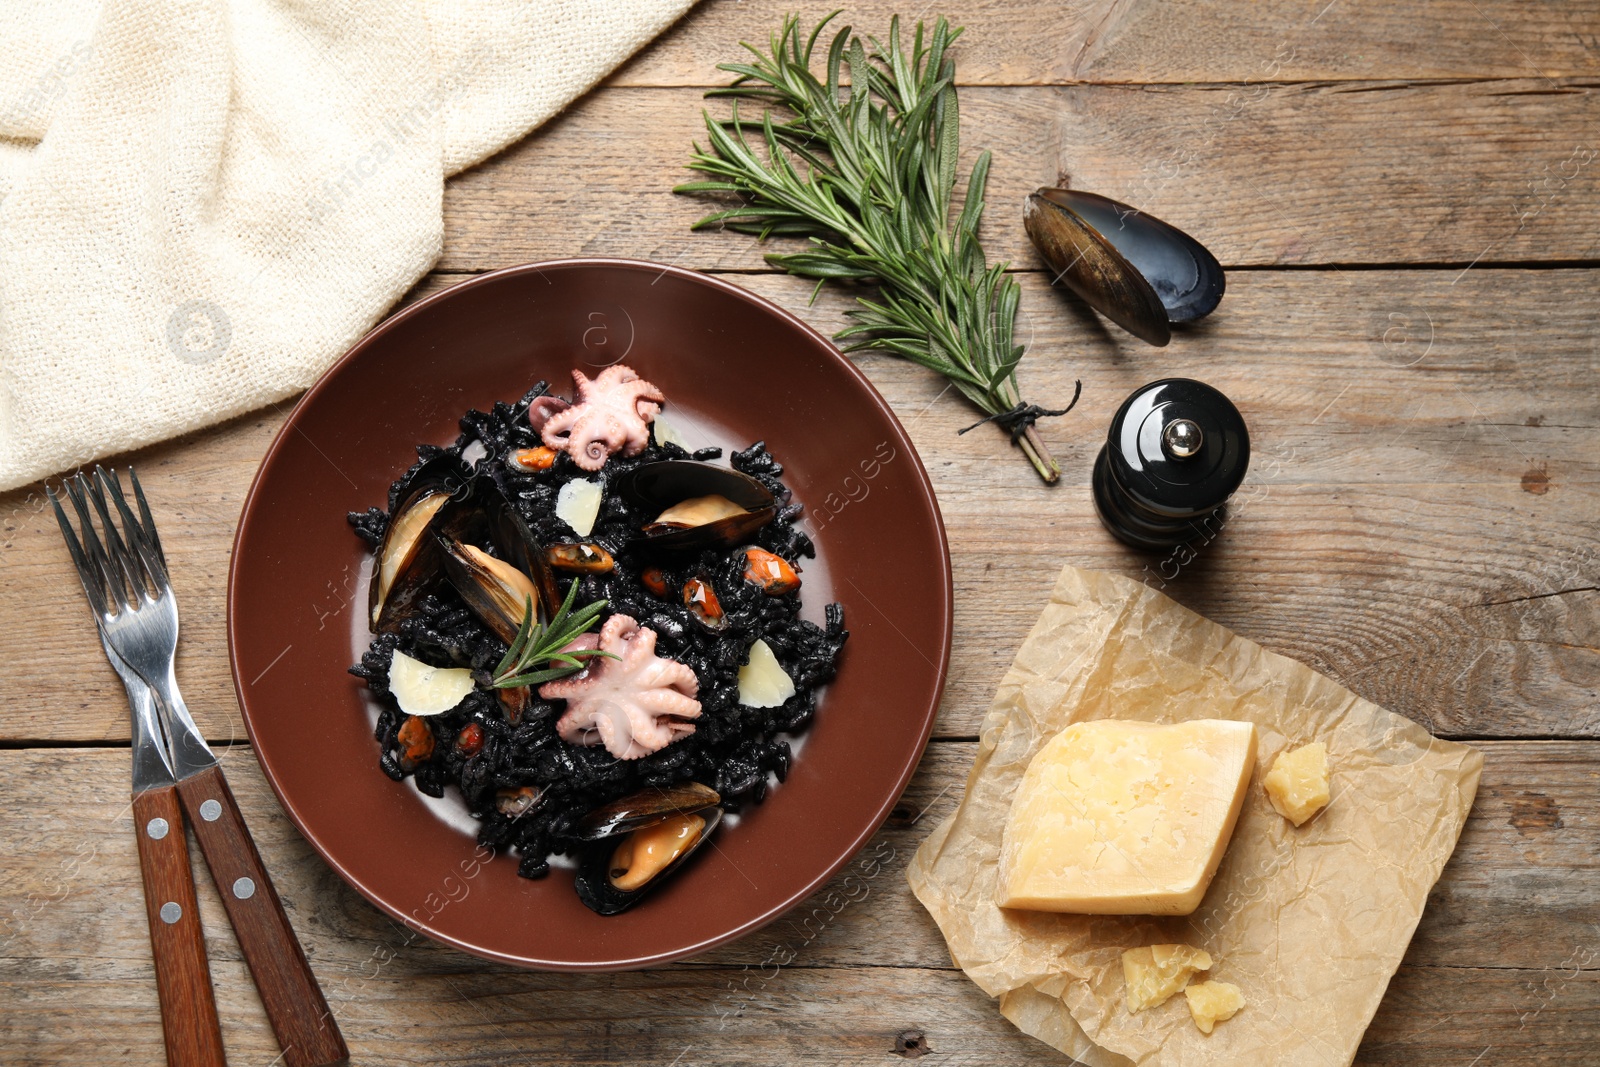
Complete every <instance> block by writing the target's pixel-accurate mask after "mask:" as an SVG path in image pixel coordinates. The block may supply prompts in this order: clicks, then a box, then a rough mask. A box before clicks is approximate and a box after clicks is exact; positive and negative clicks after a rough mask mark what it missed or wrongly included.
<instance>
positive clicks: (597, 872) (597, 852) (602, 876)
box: [573, 807, 722, 915]
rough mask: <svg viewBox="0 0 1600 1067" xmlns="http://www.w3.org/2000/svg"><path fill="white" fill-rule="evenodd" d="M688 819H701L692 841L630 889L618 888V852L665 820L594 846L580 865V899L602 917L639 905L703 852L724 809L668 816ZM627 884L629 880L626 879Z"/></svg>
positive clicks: (637, 858) (577, 883) (637, 859)
mask: <svg viewBox="0 0 1600 1067" xmlns="http://www.w3.org/2000/svg"><path fill="white" fill-rule="evenodd" d="M684 816H688V817H690V818H692V819H699V820H701V821H702V824H701V825H700V826H699V828H698V830H696V831H695V832H694V836H693V838H692V839H691V840H689V841H687V842H686V843H684V844H683V846H682V847H681V848H680V849H678V850H677V852H676V853H674V854H673V855H672V857H671V859H670V860H668V861H667V862H666V863H664V864H663V865H661V866H660V867H659V868H657V869H654V870H652V871H650V872H649V874H648V877H647V878H645V879H644V880H643V881H642V882H640V883H638V884H636V885H634V886H632V887H631V888H621V887H619V886H618V884H617V882H618V880H619V879H618V877H617V875H618V873H619V872H620V871H622V870H624V868H622V867H620V866H618V859H617V857H618V851H619V849H621V848H622V847H623V845H624V843H625V842H627V841H628V838H629V834H648V833H650V831H651V829H652V827H655V826H656V825H657V824H659V823H660V822H661V821H662V820H659V819H658V820H656V822H654V823H647V824H645V825H644V826H643V827H638V828H636V829H634V830H632V831H629V833H627V834H618V835H616V836H614V837H610V838H606V839H603V840H601V841H597V842H596V843H595V844H594V845H593V846H591V847H590V848H589V850H588V852H587V853H586V854H585V856H584V857H583V860H582V861H581V862H580V863H579V865H578V873H577V877H576V878H575V879H574V882H573V886H574V888H575V889H576V890H577V891H578V899H579V900H581V901H583V903H584V904H585V905H586V906H587V907H588V908H589V909H590V910H591V911H594V912H597V913H598V914H600V915H615V914H617V913H618V912H621V911H625V910H627V909H628V908H630V907H632V906H633V905H634V904H636V903H638V902H639V900H641V899H642V898H643V897H644V895H645V894H646V893H648V892H650V891H651V890H652V889H654V888H656V887H657V886H659V885H661V884H662V883H663V882H665V881H666V880H667V879H668V878H669V877H671V876H672V874H674V873H675V872H676V871H678V870H679V869H681V868H682V867H683V865H684V864H685V863H686V862H688V860H689V858H690V857H691V856H693V855H694V854H695V853H696V852H698V851H699V850H700V846H701V845H703V844H705V843H706V842H707V841H709V840H710V839H711V835H712V834H713V833H714V832H715V831H716V829H717V826H718V825H719V824H720V823H721V822H722V809H721V808H717V807H710V808H702V809H700V810H699V811H695V812H684V813H681V814H679V815H669V816H666V817H665V818H667V819H682V818H683V817H684ZM641 851H642V850H638V849H636V850H635V856H634V863H635V864H637V863H639V862H640V853H641ZM624 880H626V876H624Z"/></svg>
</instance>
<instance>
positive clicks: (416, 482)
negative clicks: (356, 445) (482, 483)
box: [367, 453, 472, 633]
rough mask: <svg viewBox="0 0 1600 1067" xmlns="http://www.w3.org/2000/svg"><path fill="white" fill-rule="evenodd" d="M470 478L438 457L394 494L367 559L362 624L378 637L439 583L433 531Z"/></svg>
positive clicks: (455, 462) (452, 461)
mask: <svg viewBox="0 0 1600 1067" xmlns="http://www.w3.org/2000/svg"><path fill="white" fill-rule="evenodd" d="M471 477H472V472H471V471H470V470H468V469H467V467H466V465H465V464H464V463H462V462H461V461H460V460H459V459H457V458H456V457H455V456H453V455H450V454H449V453H442V454H440V455H438V456H435V457H434V458H433V459H430V460H428V461H427V462H424V463H420V464H418V465H417V466H416V468H414V469H413V470H412V471H411V472H410V474H408V475H407V477H406V480H405V484H403V485H401V486H400V487H399V491H398V493H397V494H396V497H395V500H396V503H395V506H394V508H393V511H392V514H391V517H390V520H389V527H388V529H387V530H386V531H384V535H383V543H382V544H380V545H379V546H378V551H377V552H376V553H375V554H374V555H373V557H372V580H371V582H370V584H369V585H368V589H367V623H368V625H369V626H370V627H371V628H372V630H373V631H374V632H377V633H382V632H385V631H388V630H392V629H394V628H395V627H396V626H398V625H399V623H400V620H402V619H404V618H405V617H406V616H407V615H408V614H409V613H410V611H411V609H412V608H413V607H414V606H415V605H416V603H417V602H418V601H420V600H421V599H422V597H423V596H424V595H426V594H427V593H428V592H430V591H431V590H433V589H434V588H436V586H437V583H438V582H439V581H440V579H441V568H442V563H441V561H440V558H439V551H438V543H437V541H436V540H435V538H434V536H433V531H434V530H435V529H436V528H438V527H439V526H440V525H441V523H442V522H443V521H444V520H445V519H446V518H447V517H448V516H449V514H450V512H451V510H452V508H451V507H449V506H448V505H450V504H451V503H452V502H453V501H454V502H459V501H460V500H461V499H463V497H464V496H466V495H467V492H468V488H469V484H470V481H469V480H470V479H471Z"/></svg>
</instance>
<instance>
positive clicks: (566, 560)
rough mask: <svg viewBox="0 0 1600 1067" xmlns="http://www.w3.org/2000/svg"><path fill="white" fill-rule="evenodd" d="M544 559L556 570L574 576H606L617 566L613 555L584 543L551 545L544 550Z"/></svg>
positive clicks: (598, 547) (596, 546)
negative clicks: (568, 572) (567, 572)
mask: <svg viewBox="0 0 1600 1067" xmlns="http://www.w3.org/2000/svg"><path fill="white" fill-rule="evenodd" d="M544 558H545V562H546V563H549V564H550V566H552V567H554V568H555V569H556V570H558V571H570V572H572V573H574V574H605V573H606V572H608V571H610V570H611V569H612V568H613V567H615V566H616V565H617V561H616V560H614V559H612V558H611V553H609V552H607V551H606V550H605V549H603V548H601V547H600V546H599V545H591V544H589V543H587V542H583V541H577V542H572V543H567V544H559V545H551V546H549V547H548V548H546V549H545V550H544Z"/></svg>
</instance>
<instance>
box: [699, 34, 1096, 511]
mask: <svg viewBox="0 0 1600 1067" xmlns="http://www.w3.org/2000/svg"><path fill="white" fill-rule="evenodd" d="M837 14H838V12H834V13H833V14H832V15H829V16H828V17H827V18H825V19H823V20H822V21H821V22H820V23H818V24H817V26H816V27H815V28H814V29H813V30H812V31H811V33H810V35H809V36H804V37H803V36H802V34H801V29H800V21H799V19H798V17H796V16H790V17H788V18H786V19H785V20H784V23H783V27H782V29H781V30H780V31H779V32H778V33H777V34H775V35H774V36H773V37H772V39H771V41H770V42H769V47H768V50H767V51H765V52H763V51H762V50H760V49H758V48H756V47H754V46H752V45H749V44H746V45H745V46H744V47H745V48H746V49H748V50H749V51H750V52H751V53H752V54H753V55H754V57H755V61H754V62H752V63H723V64H720V65H719V67H718V69H720V70H725V71H728V72H729V73H731V74H734V75H736V76H737V77H736V78H735V79H734V81H733V83H732V84H731V85H729V86H728V87H726V88H722V89H715V90H712V91H711V92H710V93H708V94H706V95H707V96H717V97H731V98H733V113H732V117H731V118H728V119H720V120H719V119H715V118H712V117H711V115H710V114H709V113H707V114H706V116H705V123H706V135H707V137H708V138H709V147H708V148H706V149H703V148H701V147H700V145H699V144H698V143H697V144H695V146H694V153H693V156H692V158H691V161H690V163H689V168H690V169H691V170H697V171H701V172H702V173H704V174H707V175H710V177H711V180H707V181H695V182H689V183H687V184H684V185H680V186H678V187H677V188H676V189H675V190H674V192H679V193H694V194H702V193H710V194H719V195H720V194H730V193H731V194H734V195H735V196H737V197H739V198H740V202H739V203H738V204H737V205H736V206H734V207H731V208H728V209H725V210H721V211H715V212H712V213H711V214H709V215H707V216H706V217H705V218H703V219H701V220H700V221H699V222H697V223H695V226H694V228H695V229H697V230H698V229H703V228H706V227H710V226H721V227H723V228H726V229H730V230H736V231H738V232H740V233H750V234H755V235H757V236H758V237H759V238H761V239H762V240H765V239H766V238H767V237H769V236H773V235H777V236H798V237H805V238H807V239H808V240H809V243H810V247H809V248H807V249H806V250H805V251H800V252H789V253H777V252H774V253H768V255H767V256H766V260H767V262H769V263H771V264H773V265H774V266H776V267H780V268H782V269H783V270H786V271H788V272H789V273H791V274H797V275H801V276H803V277H807V278H815V279H817V287H818V289H820V288H821V286H822V284H823V283H824V282H827V281H846V282H866V283H871V284H875V285H876V286H877V287H878V294H877V298H876V299H870V298H867V297H860V298H858V300H857V305H858V306H857V307H855V308H853V309H852V310H851V312H850V314H851V316H852V318H853V319H854V320H855V321H854V323H853V324H852V325H851V326H849V327H848V328H846V329H844V330H843V331H841V332H840V333H839V334H838V338H839V340H841V341H847V342H848V344H847V345H846V349H845V350H846V351H853V350H856V349H861V348H868V347H875V348H881V349H884V350H887V351H889V352H891V353H893V354H895V355H898V356H902V357H904V358H906V359H909V360H912V361H913V362H916V363H919V364H921V365H922V366H925V367H929V368H931V369H933V370H936V371H938V372H939V373H940V374H943V375H944V376H945V377H947V378H949V379H950V381H951V383H952V384H953V385H954V386H955V387H956V388H957V389H958V390H960V391H961V393H962V394H963V395H964V396H966V397H967V399H968V400H970V401H972V403H974V404H976V405H977V406H978V407H979V408H980V409H982V410H983V411H984V412H985V413H986V414H987V415H988V418H986V419H984V420H982V421H984V422H995V423H998V424H999V425H1000V426H1001V427H1002V428H1004V429H1006V430H1008V431H1009V432H1010V434H1011V440H1012V442H1013V443H1014V444H1016V445H1018V446H1019V447H1020V448H1021V449H1022V451H1023V452H1024V453H1026V454H1027V457H1028V460H1029V462H1031V463H1032V464H1033V466H1034V469H1035V470H1037V471H1038V472H1039V476H1040V477H1041V478H1043V479H1044V480H1045V481H1046V482H1053V481H1055V480H1056V478H1057V477H1058V476H1059V475H1060V473H1061V468H1060V467H1059V466H1058V465H1057V463H1056V461H1055V459H1054V457H1052V456H1051V455H1050V452H1049V450H1048V449H1047V448H1046V447H1045V444H1044V441H1043V440H1042V439H1041V438H1040V437H1039V435H1038V433H1037V431H1036V430H1035V428H1034V422H1035V420H1037V419H1039V418H1040V417H1041V416H1045V415H1062V414H1065V413H1066V412H1067V411H1068V410H1070V409H1071V407H1072V405H1071V404H1068V405H1067V407H1066V408H1062V409H1060V410H1055V411H1051V410H1047V409H1044V408H1041V407H1038V406H1037V405H1034V404H1025V403H1024V402H1023V400H1022V397H1021V395H1020V394H1019V392H1018V390H1017V364H1018V362H1020V361H1021V359H1022V355H1023V351H1024V346H1023V345H1020V344H1016V343H1015V338H1014V336H1013V333H1012V330H1013V325H1014V323H1015V320H1016V314H1017V301H1018V299H1019V297H1020V295H1021V290H1020V287H1019V286H1018V285H1017V282H1016V280H1015V279H1014V278H1012V277H1011V276H1010V275H1008V274H1006V267H1007V266H1008V264H1005V263H1000V264H996V265H995V266H993V267H991V266H989V265H988V263H987V260H986V259H985V257H984V253H983V247H982V245H981V244H979V242H978V221H979V219H980V218H981V217H982V215H983V197H984V187H985V184H986V182H987V180H988V176H989V153H988V152H987V151H985V152H983V153H981V154H980V155H979V156H978V159H977V162H976V163H974V164H973V167H972V173H971V177H969V178H968V179H967V191H966V197H965V199H964V200H963V202H962V205H961V208H960V210H959V212H956V213H955V216H954V218H953V219H952V217H951V214H952V202H951V201H952V196H953V193H954V191H955V186H956V157H957V155H958V152H959V128H960V120H959V117H958V111H957V104H956V88H955V62H954V60H952V59H951V58H950V56H949V55H948V49H949V47H950V45H951V44H952V43H953V42H954V41H955V40H956V38H958V37H959V36H961V32H962V31H961V29H960V28H956V29H951V28H950V26H949V24H948V23H947V22H946V21H945V19H944V18H942V17H941V18H939V19H938V20H937V21H936V22H935V23H934V25H933V30H932V32H931V33H925V32H924V28H923V24H922V23H921V22H918V23H917V28H916V33H915V36H914V39H913V41H912V46H911V52H910V55H909V56H908V55H907V54H906V52H905V51H904V50H903V49H902V47H901V41H900V19H899V16H896V17H895V18H894V19H892V20H891V21H890V23H889V43H888V47H887V48H885V47H884V46H882V45H881V44H880V43H879V42H878V40H877V39H876V38H871V37H869V38H867V39H866V40H865V41H863V39H862V38H861V37H859V36H857V35H856V34H855V33H854V32H852V30H851V29H850V28H849V27H845V28H844V29H841V30H839V31H838V32H837V33H836V34H835V35H834V37H833V41H832V44H831V45H830V46H829V48H828V59H827V65H826V68H825V77H826V80H825V81H819V80H818V78H817V76H816V75H815V74H814V73H812V70H811V58H812V54H813V52H814V50H815V48H816V43H817V38H818V36H819V35H820V34H821V33H822V30H823V28H824V27H825V26H827V25H828V23H829V22H830V21H832V19H833V18H834V17H835V16H836V15H837ZM846 72H848V74H849V84H848V85H845V84H843V83H842V77H843V76H844V74H845V73H846ZM740 100H751V101H755V102H757V103H758V104H760V105H761V106H762V107H763V111H762V115H761V118H760V120H759V121H757V120H753V119H744V118H741V117H740V114H739V102H740ZM775 107H776V108H781V109H783V111H784V112H785V113H786V117H783V118H778V117H774V112H773V110H772V109H773V108H775ZM752 130H755V131H759V133H760V138H761V140H763V141H764V142H765V153H764V156H765V158H763V156H762V154H758V153H757V152H756V151H755V150H754V149H753V148H752V147H751V144H750V139H749V138H747V137H746V133H747V131H752ZM815 296H816V293H815V292H813V293H812V297H813V299H815ZM1076 399H1077V398H1076V396H1074V398H1073V400H1074V402H1076ZM971 428H972V427H968V429H971ZM963 432H965V431H963Z"/></svg>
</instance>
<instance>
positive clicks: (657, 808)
mask: <svg viewBox="0 0 1600 1067" xmlns="http://www.w3.org/2000/svg"><path fill="white" fill-rule="evenodd" d="M721 799H722V798H721V797H720V796H719V795H718V794H717V791H716V790H714V789H712V788H710V787H709V786H704V785H701V784H700V783H698V782H683V783H680V784H678V785H673V786H668V787H667V788H665V789H647V790H644V791H643V792H640V793H635V794H633V795H632V796H628V797H624V798H622V799H621V800H617V801H613V802H612V803H610V804H607V805H605V806H603V807H600V808H596V809H595V810H594V811H592V812H590V813H589V814H588V815H586V816H584V818H583V819H582V820H581V821H580V822H579V823H578V825H577V826H576V827H575V828H574V831H573V833H574V835H575V836H577V837H579V838H581V839H583V840H587V841H593V842H594V844H593V845H592V846H591V848H590V849H589V851H588V853H587V855H585V857H584V858H583V861H582V862H581V863H580V865H579V867H578V874H577V879H576V882H575V885H576V888H577V891H578V899H579V900H581V901H583V903H584V904H585V905H587V906H588V907H589V908H590V909H592V910H593V911H596V912H598V913H599V914H601V915H615V914H617V913H618V912H620V911H623V910H624V909H626V908H628V907H630V906H631V905H633V904H634V903H635V902H637V901H638V900H639V899H640V898H641V897H643V896H644V895H645V894H646V893H647V892H649V891H650V890H651V889H654V888H655V887H656V886H658V885H660V884H661V882H662V881H663V880H665V878H666V877H667V876H668V875H669V874H671V873H672V872H673V871H676V870H677V869H678V868H679V867H680V866H682V865H683V863H684V861H686V860H687V859H688V858H689V857H690V856H691V855H693V854H694V852H695V851H696V850H697V849H698V848H699V847H700V846H701V845H702V844H704V843H705V842H706V841H707V840H708V839H709V838H710V837H711V834H712V832H713V831H714V830H715V829H716V828H717V825H718V824H719V823H720V822H721V821H722V809H721V808H719V807H718V806H717V804H718V802H719V801H720V800H721Z"/></svg>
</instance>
